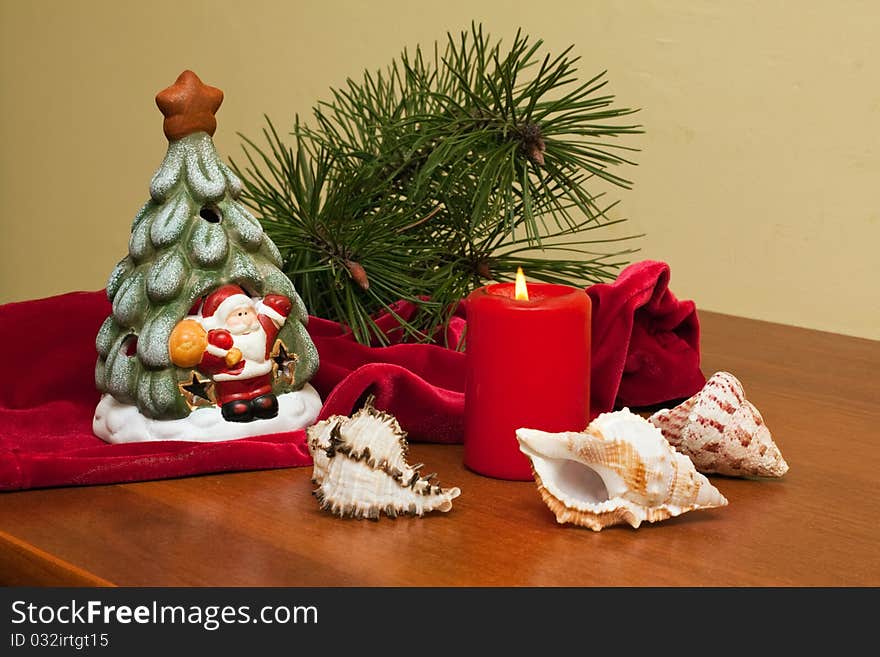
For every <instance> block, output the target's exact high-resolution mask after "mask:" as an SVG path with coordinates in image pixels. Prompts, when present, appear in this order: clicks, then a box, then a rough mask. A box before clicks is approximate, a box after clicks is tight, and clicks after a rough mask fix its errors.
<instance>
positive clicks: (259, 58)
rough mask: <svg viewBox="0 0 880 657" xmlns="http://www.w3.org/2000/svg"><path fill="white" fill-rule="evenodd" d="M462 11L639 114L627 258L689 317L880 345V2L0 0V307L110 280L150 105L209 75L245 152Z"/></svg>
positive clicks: (224, 129) (627, 200)
mask: <svg viewBox="0 0 880 657" xmlns="http://www.w3.org/2000/svg"><path fill="white" fill-rule="evenodd" d="M472 19H474V20H477V21H482V22H483V24H484V26H485V28H486V29H487V30H488V31H489V32H491V33H492V34H493V35H495V36H501V37H505V38H506V39H509V38H510V37H512V36H513V34H514V33H515V30H516V28H517V27H519V26H522V27H523V28H524V30H525V31H526V32H527V33H528V34H530V35H532V37H533V38H538V37H540V38H543V39H544V40H545V41H546V44H547V48H548V49H549V50H550V51H556V52H558V51H560V50H562V49H563V48H565V47H566V46H568V45H569V44H575V52H576V53H577V54H579V55H581V56H582V57H583V65H582V69H581V70H582V72H583V74H584V75H588V74H593V73H595V72H598V71H601V70H603V69H607V70H608V76H609V79H610V81H611V85H610V86H611V90H612V92H614V93H615V94H616V95H617V97H618V101H619V104H620V105H622V106H630V107H633V106H635V107H641V108H643V111H642V113H641V115H640V118H641V121H642V122H643V123H644V125H645V127H646V130H647V134H645V135H644V136H642V137H641V138H639V139H638V142H637V143H638V145H639V146H640V147H641V148H642V149H643V152H642V153H641V154H640V155H639V156H638V161H639V163H640V165H639V166H638V167H637V168H634V169H629V170H628V171H627V172H626V173H627V174H628V176H629V177H630V178H632V179H633V180H634V181H635V183H636V187H635V189H634V190H633V191H631V192H621V193H620V197H621V198H622V199H623V201H622V204H621V213H622V214H624V215H626V216H627V217H629V218H630V220H631V221H630V223H629V226H628V229H629V230H630V231H631V232H644V233H647V237H645V238H644V239H642V240H641V241H640V246H641V247H642V251H641V253H639V254H637V256H636V258H639V259H640V258H655V259H662V260H665V261H667V262H669V263H670V265H671V267H672V289H673V290H674V291H675V292H676V294H678V296H680V297H685V298H692V299H694V300H695V301H696V302H697V305H698V307H699V308H702V309H707V310H717V311H722V312H726V313H732V314H737V315H744V316H748V317H754V318H759V319H765V320H771V321H777V322H783V323H788V324H795V325H799V326H806V327H811V328H817V329H823V330H828V331H834V332H840V333H846V334H851V335H857V336H863V337H867V338H872V339H880V292H878V283H880V257H878V253H880V204H878V190H880V39H878V36H877V35H878V34H880V6H878V5H877V4H876V3H874V2H868V1H866V2H859V1H856V0H846V1H840V2H832V1H830V0H828V1H825V2H818V1H815V2H812V1H811V2H807V1H804V2H772V1H767V0H764V1H753V0H740V1H738V2H723V3H722V2H708V1H702V0H669V1H666V2H661V1H648V0H642V1H633V2H622V1H621V2H610V1H599V0H597V1H587V0H558V1H545V2H535V1H534V0H527V1H524V2H502V1H501V0H492V1H487V2H479V3H474V2H472V1H470V2H468V1H460V0H445V1H444V2H435V3H431V2H400V1H397V2H384V1H375V0H374V1H372V2H354V1H352V2H342V1H340V0H321V1H305V0H302V1H298V2H290V1H283V0H273V1H270V0H250V1H248V2H235V1H233V0H215V1H208V0H188V1H184V0H170V1H169V0H151V2H120V1H112V0H107V1H98V0H78V1H76V2H65V1H62V0H58V1H48V0H34V1H27V0H0V108H2V122H0V143H2V158H0V228H2V233H0V235H2V238H0V239H2V242H0V243H2V244H3V247H2V254H3V256H2V258H0V302H8V301H16V300H22V299H29V298H35V297H42V296H48V295H52V294H57V293H61V292H65V291H70V290H76V289H98V288H101V287H103V286H104V283H105V281H106V277H107V275H108V274H109V273H110V270H111V269H112V268H113V266H114V264H115V263H116V262H117V261H118V260H119V259H120V258H121V257H122V256H123V255H124V254H125V253H126V249H127V241H128V231H129V227H130V222H131V219H132V218H133V217H134V214H135V212H136V211H137V210H138V208H139V207H140V205H141V204H142V203H143V201H144V200H146V198H147V195H148V184H149V180H150V177H151V176H152V173H153V171H154V170H155V169H156V167H157V166H158V165H159V163H160V161H161V158H162V156H163V155H164V152H165V145H166V144H165V140H164V137H163V135H162V131H161V115H160V114H159V112H158V110H157V109H156V107H155V105H154V104H153V96H154V95H155V93H156V92H157V91H159V90H160V89H162V88H164V87H165V86H167V85H168V84H170V83H171V82H173V80H174V78H175V77H176V76H177V74H178V73H179V72H180V71H181V70H183V69H184V68H192V69H193V70H195V71H196V72H197V73H198V74H199V75H200V76H201V77H202V79H203V80H205V81H206V82H207V83H208V84H212V85H215V86H218V87H220V88H222V89H223V90H224V91H225V92H226V100H225V102H224V104H223V107H222V108H221V110H220V112H219V114H218V119H219V129H218V132H217V135H216V137H215V141H216V143H217V146H218V148H219V149H220V152H221V153H223V154H225V155H227V156H230V155H231V156H233V157H236V156H237V155H239V153H240V146H239V139H238V137H237V136H236V132H244V133H245V134H248V135H251V136H256V135H257V134H258V132H259V129H260V128H261V126H262V114H263V113H267V114H269V115H270V116H271V117H272V118H273V119H274V120H275V122H276V124H280V125H285V124H289V123H290V122H291V120H292V118H293V116H294V113H296V112H299V113H300V114H307V113H308V111H309V108H310V107H311V105H312V104H313V103H314V102H315V101H316V100H318V99H321V98H324V97H326V95H327V89H328V88H329V87H330V86H331V85H340V84H342V83H343V82H344V80H345V78H346V77H348V76H352V77H354V76H358V75H359V74H360V72H361V71H362V70H363V68H364V67H368V68H378V67H381V66H384V65H385V64H386V63H387V62H388V61H389V60H390V58H391V57H393V56H395V55H396V54H397V53H398V52H399V51H400V50H401V49H402V48H403V47H404V46H414V45H416V44H419V43H421V44H425V45H426V44H429V43H432V42H433V41H434V40H435V39H442V38H443V37H444V35H445V32H446V31H447V30H452V31H456V32H457V31H459V30H461V29H463V28H466V27H467V26H468V25H469V23H470V21H471V20H472Z"/></svg>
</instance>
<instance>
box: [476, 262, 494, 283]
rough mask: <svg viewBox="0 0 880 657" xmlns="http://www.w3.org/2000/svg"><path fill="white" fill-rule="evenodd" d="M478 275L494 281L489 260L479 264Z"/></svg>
mask: <svg viewBox="0 0 880 657" xmlns="http://www.w3.org/2000/svg"><path fill="white" fill-rule="evenodd" d="M477 273H478V274H479V275H480V276H482V277H483V278H488V279H490V280H491V279H492V270H491V269H489V261H488V260H480V261H479V262H478V263H477Z"/></svg>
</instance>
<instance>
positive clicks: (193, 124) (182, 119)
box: [156, 70, 223, 141]
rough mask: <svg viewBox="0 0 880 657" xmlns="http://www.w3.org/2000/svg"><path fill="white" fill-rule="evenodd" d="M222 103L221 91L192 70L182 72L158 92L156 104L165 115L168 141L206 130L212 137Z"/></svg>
mask: <svg viewBox="0 0 880 657" xmlns="http://www.w3.org/2000/svg"><path fill="white" fill-rule="evenodd" d="M222 102H223V92H222V91H220V90H219V89H217V88H216V87H209V86H208V85H206V84H204V83H203V82H202V81H201V80H200V79H199V76H198V75H196V74H195V73H193V72H192V71H190V70H186V71H184V72H183V73H181V74H180V75H179V76H177V80H175V82H174V84H172V85H171V86H170V87H168V88H167V89H163V90H162V91H160V92H159V93H158V94H156V105H158V106H159V109H160V110H161V111H162V114H164V115H165V122H164V124H163V125H162V128H163V130H164V131H165V136H166V137H168V141H175V140H177V139H181V138H182V137H186V136H187V135H191V134H192V133H194V132H207V133H208V134H209V135H211V136H213V135H214V131H215V130H216V129H217V119H216V118H214V114H215V113H216V112H217V110H218V109H219V108H220V104H221V103H222Z"/></svg>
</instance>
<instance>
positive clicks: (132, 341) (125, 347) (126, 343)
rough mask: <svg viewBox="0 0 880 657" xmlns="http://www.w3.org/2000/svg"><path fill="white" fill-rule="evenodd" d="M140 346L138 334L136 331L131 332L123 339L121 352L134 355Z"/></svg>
mask: <svg viewBox="0 0 880 657" xmlns="http://www.w3.org/2000/svg"><path fill="white" fill-rule="evenodd" d="M137 348H138V336H136V335H135V334H134V333H129V334H128V335H126V336H125V338H124V339H123V340H122V344H120V345H119V353H121V354H122V355H123V356H129V357H131V356H134V355H135V354H136V353H137Z"/></svg>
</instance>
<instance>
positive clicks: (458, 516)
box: [0, 312, 880, 586]
mask: <svg viewBox="0 0 880 657" xmlns="http://www.w3.org/2000/svg"><path fill="white" fill-rule="evenodd" d="M701 317H702V321H703V369H704V371H705V372H706V373H707V374H711V373H712V372H714V371H716V370H719V369H725V370H729V371H731V372H733V373H734V374H736V376H737V377H739V378H740V380H742V381H743V384H744V386H745V388H746V394H747V395H748V397H749V398H750V399H751V400H752V401H753V402H754V403H755V404H756V405H757V407H758V408H759V409H761V412H762V414H763V415H764V418H765V420H766V422H767V424H768V426H769V427H770V429H771V431H772V432H773V435H774V438H775V440H776V441H777V443H778V444H779V446H780V448H781V449H782V452H783V454H784V455H785V458H786V460H787V461H788V463H789V465H790V466H791V470H790V472H789V473H788V474H787V475H786V476H785V477H784V478H783V479H781V480H779V481H745V480H737V479H730V478H725V477H713V478H712V480H713V482H714V483H715V485H716V486H718V488H719V489H720V490H721V491H722V492H723V493H724V495H725V496H727V498H728V499H729V501H730V505H729V506H727V507H725V508H722V509H714V510H710V511H700V512H693V513H690V514H686V515H684V516H681V517H679V518H676V519H672V520H668V521H665V522H662V523H658V524H655V525H643V526H642V528H640V529H639V530H633V529H631V528H629V527H616V528H611V529H606V530H605V531H603V532H601V533H594V532H592V531H589V530H585V529H580V528H573V527H561V526H558V525H557V524H556V522H555V520H554V518H553V515H552V514H551V513H550V512H549V510H548V509H547V508H546V507H545V506H544V504H543V503H542V502H541V500H540V498H539V496H538V494H537V492H536V491H535V488H534V485H533V484H531V483H525V482H507V481H499V480H494V479H488V478H485V477H481V476H478V475H476V474H474V473H471V472H470V471H468V470H467V469H465V468H464V467H463V466H462V464H461V456H462V449H461V447H460V446H443V445H419V444H413V445H411V459H412V460H413V461H423V462H424V463H426V464H427V465H426V468H427V469H428V470H429V471H437V472H439V473H440V481H441V484H445V485H456V486H459V487H460V488H461V489H462V494H461V497H459V498H458V499H457V500H456V501H455V503H454V506H453V510H452V511H451V512H450V513H448V514H436V515H431V516H427V517H425V518H423V519H420V520H419V519H412V518H400V519H397V520H394V521H392V520H387V519H383V520H381V521H379V522H369V521H355V520H339V519H337V518H334V517H331V516H329V515H327V514H325V513H323V512H321V511H319V510H318V507H317V504H316V502H315V500H314V498H313V497H312V496H311V489H312V485H311V483H310V481H309V479H310V476H311V468H299V469H288V470H274V471H265V472H247V473H235V474H223V475H211V476H202V477H189V478H184V479H177V480H167V481H154V482H144V483H136V484H125V485H115V486H93V487H87V488H62V489H53V490H36V491H25V492H18V493H6V494H3V495H2V496H0V531H2V532H4V533H5V535H0V582H3V583H6V584H22V583H25V584H71V583H90V584H101V583H104V582H106V583H114V584H120V585H183V586H190V585H195V586H202V585H233V586H236V585H285V586H349V585H365V586H377V585H385V586H410V585H428V586H458V585H476V586H496V585H513V586H550V585H553V586H591V585H631V586H642V585H651V586H680V585H695V586H716V585H721V586H727V585H746V586H748V585H754V586H763V585H781V586H803V585H832V586H851V585H873V586H876V585H880V559H878V549H877V546H878V544H880V524H878V520H877V518H878V516H880V495H878V492H880V491H878V484H877V481H878V478H877V471H878V465H880V463H878V461H880V459H878V456H880V445H878V439H880V435H878V429H877V427H878V426H880V380H878V377H877V372H878V370H880V343H878V342H874V341H869V340H862V339H857V338H849V337H844V336H839V335H833V334H828V333H820V332H817V331H810V330H805V329H799V328H794V327H790V326H781V325H775V324H768V323H764V322H757V321H754V320H748V319H742V318H736V317H730V316H725V315H720V314H716V313H709V312H704V313H702V315H701Z"/></svg>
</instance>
